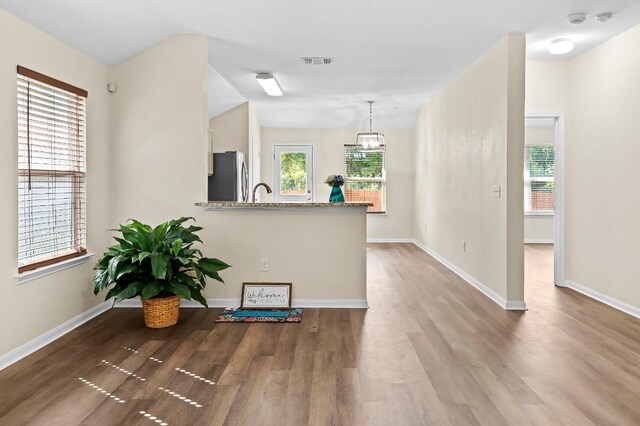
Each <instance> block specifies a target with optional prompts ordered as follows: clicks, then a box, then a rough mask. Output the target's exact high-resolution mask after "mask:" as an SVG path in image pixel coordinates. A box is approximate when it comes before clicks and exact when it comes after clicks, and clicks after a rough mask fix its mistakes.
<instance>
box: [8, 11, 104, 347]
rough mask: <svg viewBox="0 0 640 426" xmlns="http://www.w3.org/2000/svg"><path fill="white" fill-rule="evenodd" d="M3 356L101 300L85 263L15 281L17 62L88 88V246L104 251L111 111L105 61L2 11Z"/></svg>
mask: <svg viewBox="0 0 640 426" xmlns="http://www.w3.org/2000/svg"><path fill="white" fill-rule="evenodd" d="M0 51H1V52H2V54H0V103H1V106H0V123H1V125H0V140H2V144H1V145H0V188H1V198H2V200H3V203H4V205H3V207H2V209H0V224H2V229H3V232H2V238H0V283H1V285H2V289H3V291H2V302H0V305H1V308H0V324H2V327H0V355H2V354H4V353H6V352H8V351H10V350H12V349H14V348H16V347H18V346H20V345H22V344H24V343H26V342H27V341H29V340H31V339H33V338H35V337H37V336H39V335H41V334H43V333H45V332H47V331H49V330H51V329H53V328H54V327H56V326H58V325H60V324H62V323H64V322H65V321H67V320H69V319H71V318H73V317H75V316H77V315H79V314H81V313H83V312H85V311H87V310H88V309H89V308H91V307H93V306H95V305H97V304H98V303H100V302H102V298H101V297H95V296H94V295H93V293H92V291H91V278H92V276H93V271H92V267H93V264H94V263H95V259H96V258H95V257H94V258H92V259H90V260H89V262H88V263H85V264H82V265H79V266H75V267H72V268H70V269H66V270H63V271H60V272H56V273H54V274H52V275H48V276H46V277H43V278H40V279H37V280H35V281H29V282H26V283H23V284H20V285H18V284H16V282H15V280H14V276H15V275H16V273H17V265H18V259H17V247H18V242H17V231H16V230H17V227H18V225H17V221H18V218H17V215H18V205H17V199H18V190H17V188H18V173H17V157H18V145H17V144H18V142H17V141H18V135H17V106H16V96H17V95H16V93H17V92H16V65H23V66H26V67H27V68H31V69H33V70H35V71H38V72H41V73H44V74H47V75H49V76H52V77H54V78H57V79H59V80H63V81H65V82H68V83H70V84H73V85H75V86H79V87H81V88H83V89H86V90H88V92H89V97H88V98H87V245H88V249H89V251H90V252H95V253H102V252H103V250H104V249H105V247H106V246H107V244H108V243H109V235H108V233H107V232H106V231H105V230H106V229H108V228H109V225H110V222H109V164H110V152H109V126H108V119H109V110H108V93H107V91H106V83H107V68H106V67H105V66H103V65H102V64H100V63H98V62H97V61H95V60H93V59H91V58H89V57H87V56H85V55H83V54H81V53H80V52H78V51H76V50H74V49H72V48H71V47H69V46H66V45H64V44H62V43H61V42H59V41H58V40H56V39H54V38H53V37H51V36H49V35H47V34H45V33H43V32H41V31H39V30H37V29H35V28H33V27H31V26H30V25H28V24H26V23H24V22H22V21H20V20H18V19H17V18H15V17H13V16H12V15H9V14H8V13H6V12H4V11H3V10H0Z"/></svg>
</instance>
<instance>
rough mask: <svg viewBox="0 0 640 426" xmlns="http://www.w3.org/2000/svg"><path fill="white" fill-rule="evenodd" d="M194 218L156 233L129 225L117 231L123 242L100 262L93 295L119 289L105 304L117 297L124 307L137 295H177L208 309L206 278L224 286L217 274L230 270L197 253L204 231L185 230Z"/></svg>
mask: <svg viewBox="0 0 640 426" xmlns="http://www.w3.org/2000/svg"><path fill="white" fill-rule="evenodd" d="M190 219H191V220H194V221H195V219H193V218H189V217H183V218H180V219H177V220H172V221H169V222H165V223H162V224H160V225H158V226H156V227H155V228H152V227H151V226H149V225H145V224H143V223H140V222H138V221H137V220H130V223H127V224H125V225H120V228H119V229H114V230H113V231H117V232H120V234H121V235H122V237H115V240H116V241H117V242H118V244H116V245H114V246H111V247H109V248H108V249H107V251H106V252H105V253H104V255H103V256H102V258H101V259H100V260H99V262H98V265H97V267H96V271H97V272H96V275H95V277H94V279H93V284H94V290H93V292H94V294H98V293H99V292H100V291H102V290H104V289H106V288H108V287H109V286H110V285H112V284H114V286H113V287H112V288H111V289H110V290H109V291H108V292H107V296H106V298H105V300H108V299H110V298H112V297H115V301H116V302H119V301H121V300H124V299H130V298H132V297H136V296H140V298H141V299H143V300H144V299H150V298H153V297H166V296H172V295H177V296H180V297H182V298H183V299H187V300H192V299H193V300H195V301H197V302H199V303H201V304H202V305H204V306H207V301H206V299H205V298H204V297H203V296H202V290H204V288H205V286H206V285H207V281H206V277H209V278H213V279H214V280H217V281H220V282H222V283H223V282H224V281H223V280H222V278H221V277H220V275H218V272H220V271H222V270H224V269H227V268H229V265H227V264H226V263H225V262H223V261H221V260H219V259H214V258H209V257H203V256H202V252H201V251H200V250H199V249H197V248H193V245H194V244H195V243H196V242H199V243H202V240H201V239H200V237H198V236H197V235H196V232H198V231H200V230H201V229H202V228H201V227H199V226H193V225H191V226H188V227H185V226H183V224H184V223H185V222H187V221H188V220H190Z"/></svg>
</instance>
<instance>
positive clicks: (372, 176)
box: [343, 145, 387, 213]
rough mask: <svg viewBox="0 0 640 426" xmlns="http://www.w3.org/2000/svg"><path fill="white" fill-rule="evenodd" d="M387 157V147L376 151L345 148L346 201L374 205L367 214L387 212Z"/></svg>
mask: <svg viewBox="0 0 640 426" xmlns="http://www.w3.org/2000/svg"><path fill="white" fill-rule="evenodd" d="M385 155H386V152H385V145H382V146H381V147H380V148H379V149H375V150H373V149H368V150H358V149H357V148H356V146H355V145H345V146H344V177H345V184H344V191H343V192H344V197H345V200H346V201H351V202H357V201H364V202H370V203H372V204H373V206H370V207H369V209H368V210H367V213H385V212H386V186H387V185H386V181H387V173H386V169H385Z"/></svg>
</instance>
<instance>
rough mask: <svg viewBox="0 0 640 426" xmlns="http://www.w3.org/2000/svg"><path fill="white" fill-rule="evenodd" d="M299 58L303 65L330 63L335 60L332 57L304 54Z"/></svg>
mask: <svg viewBox="0 0 640 426" xmlns="http://www.w3.org/2000/svg"><path fill="white" fill-rule="evenodd" d="M300 60H301V61H302V63H303V64H304V65H331V64H333V62H334V61H335V59H334V58H331V57H322V56H304V57H302V58H300Z"/></svg>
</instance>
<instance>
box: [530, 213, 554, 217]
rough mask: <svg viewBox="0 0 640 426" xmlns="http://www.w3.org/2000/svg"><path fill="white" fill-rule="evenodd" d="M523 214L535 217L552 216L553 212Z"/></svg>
mask: <svg viewBox="0 0 640 426" xmlns="http://www.w3.org/2000/svg"><path fill="white" fill-rule="evenodd" d="M524 215H525V216H527V217H536V216H542V217H553V213H525V214H524Z"/></svg>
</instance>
